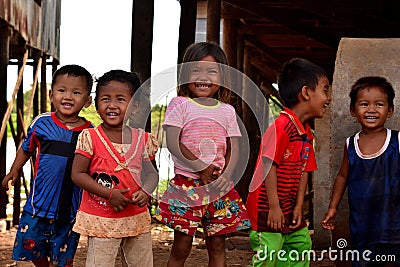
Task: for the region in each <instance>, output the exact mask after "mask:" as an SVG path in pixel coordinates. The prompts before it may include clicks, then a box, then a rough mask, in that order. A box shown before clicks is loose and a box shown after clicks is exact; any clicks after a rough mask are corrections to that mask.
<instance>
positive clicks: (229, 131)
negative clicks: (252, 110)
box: [163, 96, 241, 179]
mask: <svg viewBox="0 0 400 267" xmlns="http://www.w3.org/2000/svg"><path fill="white" fill-rule="evenodd" d="M167 126H175V127H178V128H181V135H180V141H181V143H182V144H183V145H185V146H186V147H187V148H188V149H189V150H190V151H191V152H192V153H193V154H194V155H195V156H196V157H197V158H199V159H201V160H202V161H203V162H205V163H207V164H214V165H215V166H217V167H219V168H220V169H221V170H222V169H223V168H224V166H225V154H226V148H227V143H226V141H227V140H226V139H227V137H240V136H241V133H240V129H239V126H238V123H237V120H236V112H235V109H234V108H233V107H232V106H231V105H229V104H225V103H222V102H219V101H218V102H217V104H216V105H215V106H204V105H201V104H199V103H197V102H195V101H194V100H193V99H191V98H188V97H182V96H178V97H174V98H173V99H172V100H171V102H170V104H169V105H168V108H167V111H166V114H165V121H164V125H163V128H164V129H165V127H167ZM172 160H173V161H174V171H175V174H181V175H184V176H187V177H191V178H194V179H198V178H199V175H198V174H197V173H196V172H194V170H193V169H192V168H191V167H190V166H187V165H184V164H183V162H182V161H180V160H179V159H178V158H176V157H175V156H174V155H172Z"/></svg>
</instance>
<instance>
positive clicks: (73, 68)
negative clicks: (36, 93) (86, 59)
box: [51, 64, 93, 95]
mask: <svg viewBox="0 0 400 267" xmlns="http://www.w3.org/2000/svg"><path fill="white" fill-rule="evenodd" d="M64 74H68V75H70V76H74V77H80V76H83V77H85V78H86V84H87V89H88V95H90V93H91V92H92V87H93V77H92V75H91V74H90V73H89V72H88V71H87V70H86V69H85V68H84V67H82V66H79V65H75V64H71V65H64V66H62V67H61V68H59V69H58V70H56V72H55V73H54V74H53V79H52V81H51V89H53V86H54V84H56V81H57V78H58V76H61V75H64Z"/></svg>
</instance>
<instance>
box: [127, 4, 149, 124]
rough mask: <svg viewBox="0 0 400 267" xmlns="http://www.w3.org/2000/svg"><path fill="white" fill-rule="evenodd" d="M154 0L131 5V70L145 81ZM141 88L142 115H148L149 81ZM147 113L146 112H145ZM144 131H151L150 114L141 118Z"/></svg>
mask: <svg viewBox="0 0 400 267" xmlns="http://www.w3.org/2000/svg"><path fill="white" fill-rule="evenodd" d="M153 18H154V0H135V1H133V7H132V42H131V71H135V72H138V73H139V74H140V76H141V78H142V81H143V82H145V81H147V80H148V79H149V78H150V77H151V59H152V44H153ZM147 85H148V86H147V87H146V88H145V89H143V90H145V91H146V92H144V93H145V94H143V95H145V98H144V99H142V100H141V101H140V105H141V108H143V110H145V112H144V113H143V115H145V116H147V115H150V88H151V86H150V81H148V82H147ZM146 113H148V114H146ZM143 119H144V121H145V126H143V125H142V126H141V128H145V130H146V131H151V120H150V116H148V117H146V118H143Z"/></svg>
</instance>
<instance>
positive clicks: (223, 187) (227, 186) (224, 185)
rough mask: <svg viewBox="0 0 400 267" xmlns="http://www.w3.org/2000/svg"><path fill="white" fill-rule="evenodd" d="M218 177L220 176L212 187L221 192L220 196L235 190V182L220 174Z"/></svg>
mask: <svg viewBox="0 0 400 267" xmlns="http://www.w3.org/2000/svg"><path fill="white" fill-rule="evenodd" d="M216 175H218V176H219V177H218V178H217V180H215V181H214V182H213V183H212V187H213V188H214V189H216V190H218V191H220V192H221V193H220V194H223V195H224V194H225V193H226V192H228V191H229V190H231V189H232V188H233V182H232V181H231V180H230V179H228V178H225V177H224V176H222V175H221V174H220V173H219V172H218V173H217V174H216Z"/></svg>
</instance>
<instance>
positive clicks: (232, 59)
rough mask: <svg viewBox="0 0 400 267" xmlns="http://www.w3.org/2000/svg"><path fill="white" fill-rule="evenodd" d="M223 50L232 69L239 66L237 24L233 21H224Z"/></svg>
mask: <svg viewBox="0 0 400 267" xmlns="http://www.w3.org/2000/svg"><path fill="white" fill-rule="evenodd" d="M223 22H224V24H223V25H224V35H223V37H224V38H223V48H224V50H225V53H226V56H227V58H228V62H229V65H230V66H231V67H232V68H236V66H237V24H238V21H236V20H233V19H224V21H223Z"/></svg>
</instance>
